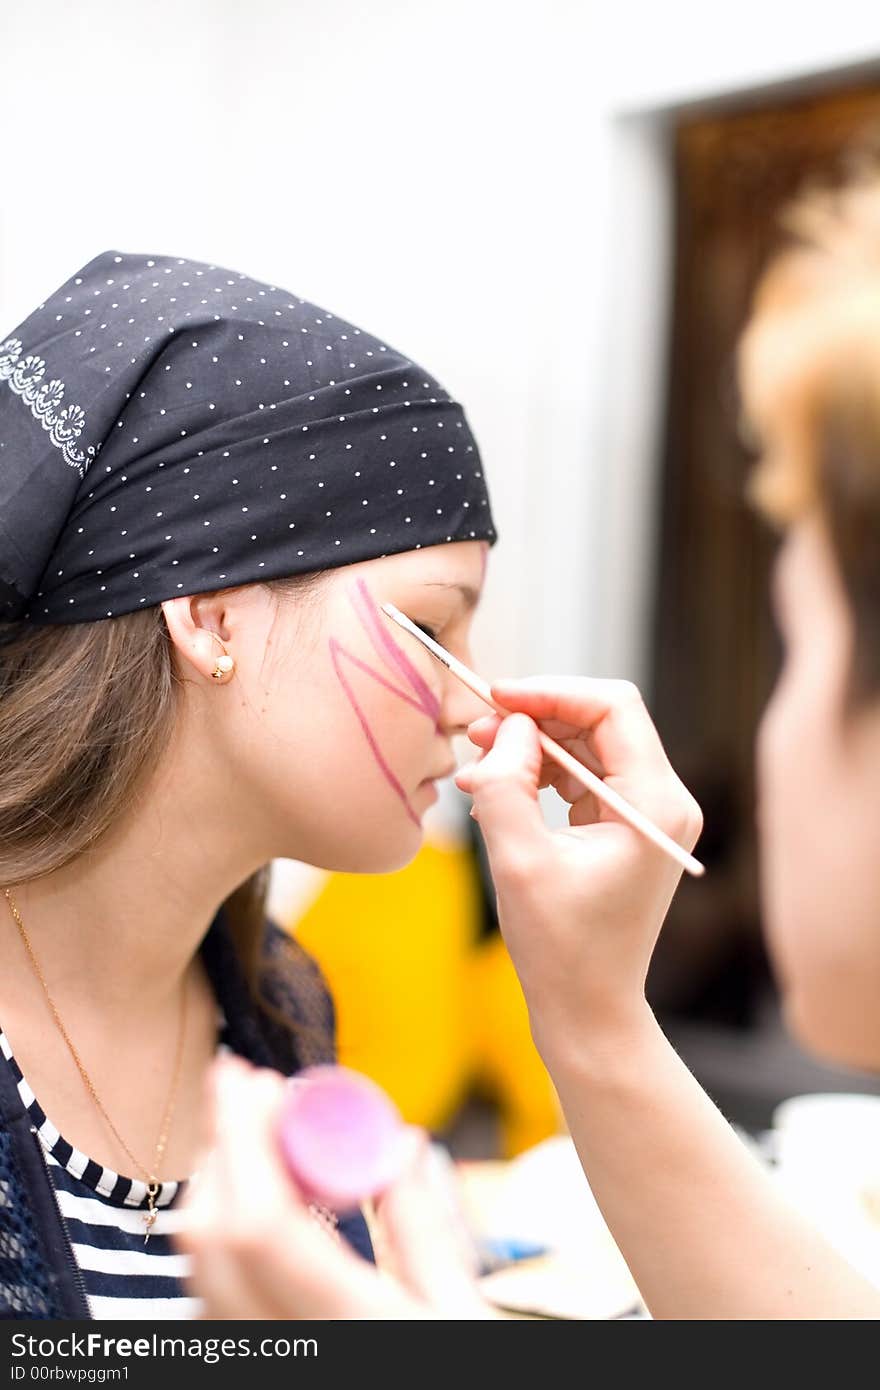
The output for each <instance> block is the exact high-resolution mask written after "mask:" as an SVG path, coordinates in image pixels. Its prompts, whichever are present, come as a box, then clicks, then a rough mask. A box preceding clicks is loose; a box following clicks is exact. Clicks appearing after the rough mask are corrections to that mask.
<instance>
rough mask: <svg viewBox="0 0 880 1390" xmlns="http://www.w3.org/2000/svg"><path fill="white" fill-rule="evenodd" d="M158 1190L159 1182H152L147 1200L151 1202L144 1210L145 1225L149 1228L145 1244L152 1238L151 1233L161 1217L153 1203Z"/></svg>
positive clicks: (148, 1189)
mask: <svg viewBox="0 0 880 1390" xmlns="http://www.w3.org/2000/svg"><path fill="white" fill-rule="evenodd" d="M158 1191H159V1187H158V1184H157V1183H154V1182H151V1183H150V1184H149V1186H148V1188H147V1201H148V1203H149V1209H148V1210H147V1211H145V1212H144V1225H145V1226H146V1228H147V1233H146V1235H145V1236H144V1245H146V1243H147V1241H148V1240H149V1239H150V1233H151V1231H152V1229H153V1227H154V1226H155V1224H156V1222H157V1221H158V1219H159V1213H158V1211H157V1210H156V1208H155V1207H154V1205H153V1203H154V1202H155V1200H156V1194H157V1193H158Z"/></svg>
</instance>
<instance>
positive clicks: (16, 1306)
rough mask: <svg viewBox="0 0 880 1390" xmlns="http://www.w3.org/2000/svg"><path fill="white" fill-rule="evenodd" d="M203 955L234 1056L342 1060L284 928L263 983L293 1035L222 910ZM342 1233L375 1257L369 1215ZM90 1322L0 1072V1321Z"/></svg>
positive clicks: (323, 1003) (306, 965)
mask: <svg viewBox="0 0 880 1390" xmlns="http://www.w3.org/2000/svg"><path fill="white" fill-rule="evenodd" d="M201 954H202V959H203V961H204V963H205V968H206V970H207V972H208V975H209V976H210V979H211V983H212V985H213V988H214V992H215V994H216V997H217V1001H218V1003H219V1004H220V1007H221V1008H222V1010H223V1012H224V1014H225V1016H226V1020H227V1023H228V1026H229V1038H228V1040H229V1043H230V1045H231V1047H232V1048H233V1049H234V1051H236V1052H238V1053H239V1054H240V1055H241V1056H243V1057H246V1058H248V1059H249V1061H251V1062H253V1063H255V1064H256V1065H258V1066H264V1067H274V1068H276V1069H277V1070H279V1071H281V1072H284V1073H285V1074H286V1075H289V1074H290V1073H291V1072H294V1071H297V1070H299V1069H300V1068H301V1067H304V1066H308V1065H312V1064H314V1063H318V1062H328V1061H332V1060H333V1059H334V1056H335V1039H334V1033H335V1028H334V1014H333V1005H332V1002H331V999H330V995H329V993H328V992H327V988H326V985H325V984H324V981H323V979H322V977H321V974H320V972H319V970H318V968H317V966H316V965H315V963H314V961H312V960H311V958H310V957H309V956H308V955H307V954H306V953H305V951H303V949H302V948H301V947H300V946H298V945H297V944H296V942H295V941H293V939H292V938H291V937H290V936H289V935H288V934H287V933H286V932H283V931H281V930H280V929H279V928H278V927H277V926H275V924H274V923H273V922H271V921H267V923H266V932H265V936H264V951H263V971H262V975H261V982H260V983H261V993H262V994H263V996H264V997H265V998H266V999H268V1000H269V1001H270V1002H271V1003H272V1004H273V1005H274V1006H275V1007H276V1008H277V1009H279V1010H280V1011H281V1013H282V1015H283V1016H284V1017H285V1018H289V1019H290V1020H291V1022H292V1023H293V1024H294V1031H293V1032H291V1031H290V1030H288V1029H286V1028H284V1027H282V1026H281V1025H280V1024H278V1023H276V1022H274V1021H273V1020H272V1019H271V1018H270V1016H269V1015H267V1014H265V1013H264V1012H263V1011H262V1010H259V1009H257V1008H256V1006H255V1005H254V1003H253V1000H252V997H251V994H250V991H249V989H248V987H247V983H246V981H245V978H244V975H243V972H242V970H241V967H240V965H239V961H238V957H237V955H236V953H235V950H234V947H233V945H232V942H231V940H230V937H229V932H228V927H227V924H226V921H225V918H224V915H223V912H222V909H221V911H220V912H218V914H217V916H216V917H215V919H214V921H213V922H212V924H211V928H210V930H209V931H208V933H207V935H206V936H205V938H204V940H203V942H202V945H201ZM339 1227H340V1231H341V1233H342V1235H343V1236H344V1237H345V1239H346V1240H348V1242H349V1244H350V1245H352V1246H353V1248H354V1249H355V1250H357V1251H358V1253H359V1254H361V1255H363V1256H364V1258H366V1259H370V1260H371V1259H372V1258H373V1253H372V1249H371V1246H370V1238H369V1235H368V1233H367V1228H366V1224H365V1222H364V1219H363V1217H362V1216H360V1215H359V1214H358V1215H356V1216H353V1217H347V1218H343V1219H342V1220H340V1223H339ZM90 1316H91V1315H90V1313H89V1307H88V1302H87V1299H86V1296H85V1292H84V1289H83V1282H82V1279H81V1277H80V1274H79V1270H78V1268H77V1265H76V1260H75V1258H74V1254H73V1250H72V1248H71V1244H70V1241H69V1239H68V1237H67V1232H66V1230H65V1228H64V1224H63V1222H62V1219H61V1215H60V1212H59V1208H58V1203H57V1200H56V1197H55V1190H54V1187H53V1184H52V1179H51V1177H50V1175H49V1170H48V1168H47V1165H46V1163H45V1162H44V1159H43V1156H42V1154H41V1153H40V1139H39V1136H38V1135H37V1134H36V1133H35V1132H34V1131H33V1130H32V1129H31V1120H30V1116H29V1115H28V1113H27V1111H26V1109H25V1107H24V1105H23V1104H22V1101H21V1098H20V1096H19V1094H18V1088H17V1087H16V1085H15V1082H14V1080H13V1078H12V1074H11V1071H10V1069H9V1068H8V1067H6V1066H0V1318H88V1317H90Z"/></svg>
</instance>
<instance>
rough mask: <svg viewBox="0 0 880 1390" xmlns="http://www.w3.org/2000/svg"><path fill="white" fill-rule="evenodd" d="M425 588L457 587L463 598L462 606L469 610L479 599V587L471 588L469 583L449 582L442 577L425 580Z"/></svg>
mask: <svg viewBox="0 0 880 1390" xmlns="http://www.w3.org/2000/svg"><path fill="white" fill-rule="evenodd" d="M424 587H425V588H426V589H457V590H458V592H459V593H460V594H461V596H462V598H463V599H464V606H465V608H466V609H468V610H470V609H472V608H476V606H477V604H478V603H479V601H480V591H479V589H473V588H472V587H471V585H470V584H450V583H449V582H448V581H446V580H443V579H429V580H427V581H426V582H425V585H424Z"/></svg>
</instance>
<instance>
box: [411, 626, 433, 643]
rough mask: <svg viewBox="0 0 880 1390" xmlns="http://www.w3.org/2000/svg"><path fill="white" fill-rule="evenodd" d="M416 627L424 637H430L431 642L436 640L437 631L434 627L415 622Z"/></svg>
mask: <svg viewBox="0 0 880 1390" xmlns="http://www.w3.org/2000/svg"><path fill="white" fill-rule="evenodd" d="M416 627H417V628H420V629H421V631H422V632H423V633H424V634H425V636H426V637H430V638H431V640H432V642H436V641H437V633H436V631H435V630H434V628H432V627H428V626H427V624H426V623H416Z"/></svg>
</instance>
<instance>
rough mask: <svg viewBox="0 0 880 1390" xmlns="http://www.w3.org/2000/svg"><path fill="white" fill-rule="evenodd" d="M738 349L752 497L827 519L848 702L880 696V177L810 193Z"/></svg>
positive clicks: (780, 518)
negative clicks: (849, 639)
mask: <svg viewBox="0 0 880 1390" xmlns="http://www.w3.org/2000/svg"><path fill="white" fill-rule="evenodd" d="M785 223H786V225H787V227H788V230H789V231H790V232H791V233H792V234H793V242H792V243H791V244H789V245H788V246H787V247H786V248H785V249H784V250H783V251H782V252H781V253H780V254H778V255H777V257H776V258H775V259H774V260H773V261H772V262H771V264H770V266H769V268H768V269H767V271H766V272H765V274H764V275H763V277H762V279H761V281H760V282H759V284H758V288H757V291H756V294H755V298H754V301H753V306H752V314H751V317H750V319H749V322H748V324H747V326H746V329H745V332H744V334H743V336H742V339H741V342H740V350H739V376H740V387H741V392H742V398H743V404H744V407H745V414H746V420H747V424H748V426H749V428H750V431H751V432H752V434H753V435H754V436H755V437H756V440H757V443H758V445H759V447H760V450H761V458H760V461H759V463H758V465H757V467H756V468H755V470H754V472H753V474H752V476H751V479H750V482H749V495H750V498H751V500H752V501H753V502H754V504H755V505H756V506H757V508H758V509H759V510H760V511H761V512H762V513H763V514H764V515H765V516H766V517H767V518H768V519H769V520H770V521H771V522H773V523H774V524H775V525H777V526H781V527H786V526H788V525H790V524H791V523H793V522H795V521H797V520H798V519H800V518H802V517H805V516H806V515H807V514H810V513H816V512H818V514H819V515H820V516H821V518H822V519H823V521H824V523H825V526H826V530H827V533H828V536H829V538H830V541H831V546H832V550H833V553H834V556H835V559H836V562H837V565H838V568H839V571H840V575H841V578H842V580H843V585H844V589H845V591H846V595H847V598H848V600H849V603H850V607H851V610H852V614H853V619H854V625H855V655H854V661H853V669H852V671H851V673H850V691H849V694H850V702H851V704H853V705H858V704H860V703H863V702H865V701H867V700H869V699H871V698H873V697H875V696H878V695H880V176H878V175H877V174H876V173H872V174H871V175H868V176H864V175H863V176H861V177H860V178H859V179H858V180H856V181H853V182H850V183H849V184H847V185H846V186H844V187H843V188H839V189H830V188H826V189H822V190H821V191H815V190H814V191H811V192H810V193H808V194H806V195H805V196H803V197H802V198H801V199H800V200H799V201H798V202H797V203H796V204H795V205H794V206H793V207H792V208H790V209H789V210H788V212H787V213H786V216H785Z"/></svg>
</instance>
